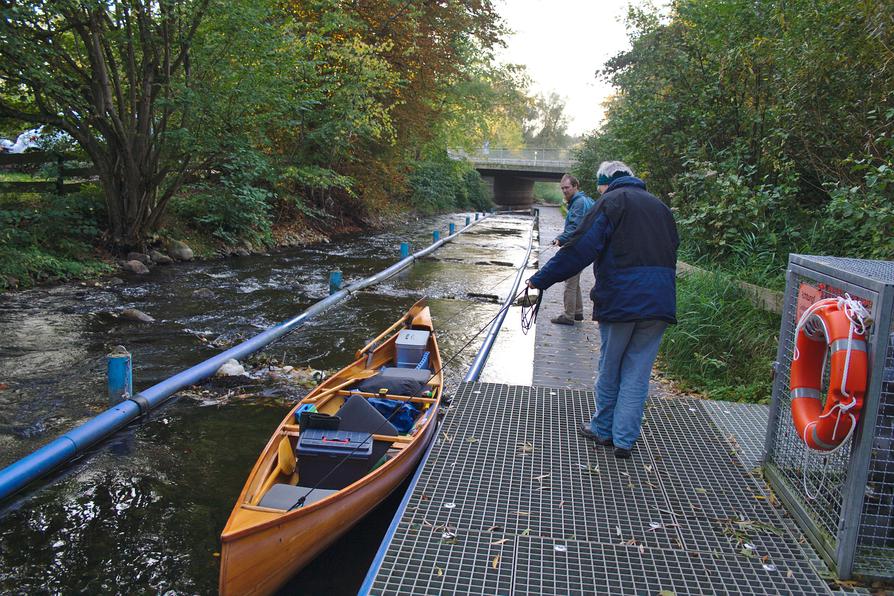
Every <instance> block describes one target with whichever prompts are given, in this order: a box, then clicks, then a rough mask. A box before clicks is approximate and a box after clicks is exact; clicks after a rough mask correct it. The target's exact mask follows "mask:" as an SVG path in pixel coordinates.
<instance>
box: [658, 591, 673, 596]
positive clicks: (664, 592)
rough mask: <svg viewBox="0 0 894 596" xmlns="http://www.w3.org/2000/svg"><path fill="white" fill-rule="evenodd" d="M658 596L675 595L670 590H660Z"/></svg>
mask: <svg viewBox="0 0 894 596" xmlns="http://www.w3.org/2000/svg"><path fill="white" fill-rule="evenodd" d="M658 596H677V593H676V592H671V591H670V590H661V591H660V592H658Z"/></svg>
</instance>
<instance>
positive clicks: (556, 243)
mask: <svg viewBox="0 0 894 596" xmlns="http://www.w3.org/2000/svg"><path fill="white" fill-rule="evenodd" d="M550 244H552V245H553V246H562V245H561V244H559V239H558V238H556V239H555V240H553V241H552V242H551V243H550Z"/></svg>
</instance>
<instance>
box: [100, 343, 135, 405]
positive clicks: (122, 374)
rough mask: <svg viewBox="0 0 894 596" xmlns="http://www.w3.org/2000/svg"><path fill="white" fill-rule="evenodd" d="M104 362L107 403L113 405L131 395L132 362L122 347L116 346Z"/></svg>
mask: <svg viewBox="0 0 894 596" xmlns="http://www.w3.org/2000/svg"><path fill="white" fill-rule="evenodd" d="M106 362H107V363H108V367H107V371H108V380H109V403H110V404H112V405H115V404H117V403H118V402H120V401H122V400H124V399H128V398H129V397H130V396H132V395H133V360H132V358H131V356H130V354H129V353H128V351H127V350H126V349H125V348H124V346H117V347H116V348H115V349H114V350H112V351H111V352H110V353H109V354H108V355H107V356H106Z"/></svg>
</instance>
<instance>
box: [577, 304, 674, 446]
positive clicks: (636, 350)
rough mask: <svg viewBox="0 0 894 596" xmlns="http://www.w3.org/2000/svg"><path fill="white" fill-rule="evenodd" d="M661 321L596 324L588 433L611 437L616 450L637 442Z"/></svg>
mask: <svg viewBox="0 0 894 596" xmlns="http://www.w3.org/2000/svg"><path fill="white" fill-rule="evenodd" d="M666 328H667V323H665V322H664V321H655V320H652V321H633V322H629V323H604V322H600V323H599V339H600V341H601V345H600V347H599V372H598V374H597V376H596V412H595V413H594V414H593V417H592V418H591V419H590V430H592V431H593V432H594V433H596V434H597V435H598V436H599V437H600V438H603V439H607V438H609V437H611V439H612V442H613V443H614V445H615V447H622V448H624V449H630V448H631V447H633V443H634V441H636V440H637V439H638V438H639V433H640V427H641V425H642V421H643V410H644V409H645V407H646V397H648V395H649V374H650V373H651V372H652V364H653V363H654V362H655V357H656V356H657V355H658V346H659V345H660V344H661V336H662V335H663V334H664V330H665V329H666Z"/></svg>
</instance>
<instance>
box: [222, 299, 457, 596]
mask: <svg viewBox="0 0 894 596" xmlns="http://www.w3.org/2000/svg"><path fill="white" fill-rule="evenodd" d="M408 329H412V330H420V331H427V332H429V337H428V340H427V345H426V347H425V350H426V351H427V352H428V353H429V362H428V365H427V367H426V368H428V369H430V371H431V372H432V375H431V378H429V380H428V382H427V384H426V386H424V387H423V389H427V390H428V391H424V392H423V395H425V396H424V397H419V396H400V395H390V394H389V395H387V398H389V399H397V400H400V401H410V402H411V403H413V404H414V405H415V406H416V407H417V408H418V409H419V410H421V412H420V413H419V415H418V416H417V417H416V419H415V422H413V423H412V424H413V427H412V429H411V430H410V431H409V432H407V433H406V434H398V435H390V434H389V435H382V434H379V433H378V432H374V431H377V428H381V427H380V426H378V427H377V428H371V429H368V430H367V431H366V432H367V434H366V435H365V437H369V436H370V435H372V438H373V439H375V441H374V444H375V445H379V446H380V448H382V447H381V446H382V444H384V445H385V446H386V448H387V452H386V454H385V456H384V457H383V458H382V459H380V460H378V461H377V462H373V467H372V469H370V471H368V472H365V471H364V472H360V473H361V474H365V475H362V476H361V477H360V478H359V479H357V480H355V481H352V482H351V483H350V484H348V485H347V486H344V487H340V486H339V487H330V490H325V491H324V490H322V489H319V488H314V487H315V486H319V483H320V482H321V479H320V478H319V477H313V478H305V479H302V478H301V473H302V471H304V473H305V475H306V476H312V475H313V474H311V473H309V472H310V468H309V465H310V464H309V463H305V462H309V461H310V460H311V459H312V458H311V457H310V456H306V455H305V456H303V455H302V453H301V452H298V453H296V449H297V447H298V439H299V438H300V435H301V431H302V429H301V427H299V426H298V424H297V423H296V416H295V413H296V412H297V411H298V410H299V409H301V408H302V406H305V405H306V404H313V405H314V406H315V407H316V410H317V412H320V413H322V414H330V415H336V414H337V413H338V412H339V410H340V408H342V406H343V405H344V404H345V402H346V400H347V399H348V398H351V399H352V400H357V399H359V398H358V397H356V396H357V395H360V396H362V397H364V398H365V399H368V398H369V397H379V396H378V395H376V394H375V393H368V392H364V393H357V392H350V391H349V389H351V388H352V387H353V386H354V385H355V384H356V383H357V382H358V381H361V380H363V379H368V378H370V377H373V376H375V375H376V374H377V372H378V371H379V370H380V369H382V367H396V357H397V354H396V352H397V350H396V341H397V338H398V336H399V335H400V334H401V333H402V332H405V331H406V330H408ZM416 336H417V337H418V334H417V335H416ZM388 370H392V372H394V371H393V369H388ZM440 371H441V356H440V353H439V352H438V344H437V341H436V339H435V334H434V329H433V327H432V321H431V313H430V312H429V309H428V307H427V306H426V305H425V301H424V300H421V301H419V302H417V303H416V304H414V305H413V306H412V307H411V308H410V310H409V311H408V312H407V313H406V314H405V315H404V316H403V317H401V318H400V319H399V320H398V321H397V322H395V323H394V324H393V325H391V326H390V327H389V328H388V329H386V330H385V331H383V332H382V333H381V334H380V335H379V336H378V337H377V338H375V339H374V340H372V341H371V342H370V343H369V344H367V345H366V346H364V347H363V348H362V349H361V350H359V351H358V352H357V353H356V355H355V360H354V362H352V363H351V364H350V365H348V366H346V367H345V368H343V369H342V370H340V371H338V373H336V374H335V375H333V376H332V377H330V378H329V379H327V380H326V381H324V382H323V383H321V384H320V385H319V386H317V387H316V388H315V389H314V390H313V391H312V392H311V393H309V394H308V395H307V397H305V398H304V399H303V400H301V401H300V402H299V403H298V404H296V405H295V407H293V408H292V409H291V410H290V411H289V413H288V415H287V416H286V417H285V419H283V421H282V422H281V423H280V424H279V426H278V427H277V428H276V431H275V432H274V433H273V436H272V437H271V438H270V441H269V442H268V443H267V446H266V447H265V448H264V450H263V452H262V453H261V456H260V457H259V458H258V461H257V462H256V463H255V465H254V468H253V469H252V471H251V473H250V474H249V476H248V480H247V481H246V483H245V486H244V488H243V489H242V493H241V494H240V495H239V500H238V501H237V502H236V505H235V506H234V508H233V511H232V513H231V514H230V517H229V519H228V520H227V523H226V526H225V527H224V529H223V532H222V534H221V537H220V538H221V543H222V548H221V567H220V593H221V594H270V593H273V592H275V591H276V589H277V588H279V587H280V586H281V585H282V584H284V583H285V582H286V581H287V580H288V579H289V578H290V577H291V576H293V575H294V574H295V573H297V572H298V571H299V570H301V568H303V567H304V566H305V565H307V563H309V562H310V561H311V560H312V559H313V558H314V557H316V556H317V555H318V554H319V553H320V552H322V551H323V550H324V549H326V548H327V547H328V546H329V545H331V544H332V543H333V542H335V540H336V539H338V538H339V537H340V536H341V535H342V534H344V533H345V532H346V531H347V530H348V529H349V528H350V527H351V526H353V525H354V524H355V523H356V522H357V521H359V520H360V519H361V518H362V517H363V516H365V515H366V514H367V513H369V512H370V511H371V510H372V509H373V508H374V507H376V506H377V505H378V504H379V503H380V502H381V501H382V500H384V499H385V498H386V497H387V496H388V495H389V494H390V493H391V492H392V491H393V490H394V489H395V488H396V487H397V486H399V485H400V484H401V482H402V481H403V480H404V479H405V478H406V477H407V476H408V475H410V474H411V473H412V472H413V470H414V469H415V467H416V465H417V464H418V463H419V459H420V458H421V457H422V455H423V453H424V452H425V449H426V447H427V446H428V444H429V443H430V442H431V440H432V439H433V438H434V435H435V432H436V430H437V418H438V409H439V406H440V403H441V392H442V387H443V378H442V375H441V372H440ZM397 374H404V373H401V372H398V373H397ZM379 378H381V377H377V379H379ZM368 403H369V402H365V403H361V404H359V405H360V406H362V407H364V408H366V407H369V406H368V405H367V404H368ZM352 405H358V404H356V403H354V404H352ZM309 427H310V424H308V428H309ZM389 428H390V427H389ZM311 436H312V433H311V432H310V431H307V432H306V436H305V441H307V442H309V438H310V437H311ZM389 444H390V446H389ZM298 451H300V450H298ZM304 453H306V451H305V452H304ZM303 458H304V459H303ZM299 460H300V461H299ZM383 460H384V463H381V462H382V461H383ZM325 461H326V462H329V461H335V462H338V465H336V466H334V467H336V468H340V469H344V467H345V466H344V465H343V464H344V463H345V462H344V458H341V459H339V458H329V459H326V460H325ZM302 463H304V464H305V465H304V467H303V466H302ZM376 464H378V465H377V466H376ZM327 465H328V464H327ZM360 465H361V469H362V466H364V465H365V464H363V462H361V463H360ZM339 471H340V470H335V472H336V474H335V475H338V474H337V473H338V472H339ZM330 481H331V480H330ZM312 491H317V492H312ZM274 493H276V495H280V496H281V495H285V496H286V500H285V503H288V504H284V503H283V499H281V498H280V499H279V502H278V503H276V504H275V505H274V506H273V507H271V506H269V504H270V503H271V502H274V500H275V499H274V497H275V495H274ZM308 494H311V495H313V496H311V497H309V498H308V499H306V501H305V503H304V504H302V505H300V506H295V505H296V504H297V503H298V502H299V501H300V500H301V498H302V497H304V496H306V495H308ZM289 495H293V496H294V495H298V498H291V497H289ZM321 495H325V496H322V498H320V497H321ZM315 498H318V499H320V500H314V499H315ZM262 501H263V502H264V503H262ZM293 506H295V507H294V508H292V509H290V508H291V507H293Z"/></svg>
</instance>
